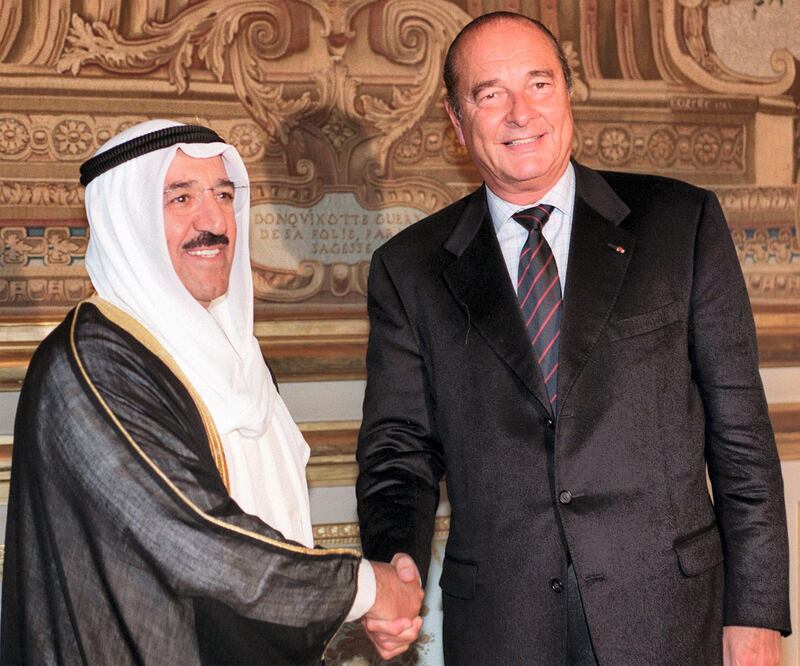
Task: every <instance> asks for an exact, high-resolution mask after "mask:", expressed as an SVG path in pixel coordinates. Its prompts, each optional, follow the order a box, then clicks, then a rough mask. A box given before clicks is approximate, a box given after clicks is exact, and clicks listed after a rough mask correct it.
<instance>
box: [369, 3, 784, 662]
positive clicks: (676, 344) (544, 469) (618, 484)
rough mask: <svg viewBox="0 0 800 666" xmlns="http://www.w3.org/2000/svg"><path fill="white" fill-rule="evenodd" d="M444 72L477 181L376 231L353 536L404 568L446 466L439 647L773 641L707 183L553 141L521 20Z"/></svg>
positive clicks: (556, 130) (756, 654)
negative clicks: (395, 226)
mask: <svg viewBox="0 0 800 666" xmlns="http://www.w3.org/2000/svg"><path fill="white" fill-rule="evenodd" d="M445 83H446V85H447V88H448V97H447V102H446V106H447V111H448V113H449V115H450V119H451V120H452V122H453V126H454V127H455V130H456V133H457V135H458V137H459V139H460V141H461V142H462V143H463V144H464V145H465V146H466V147H467V149H468V150H469V153H470V155H471V157H472V159H473V161H474V162H475V165H476V167H477V168H478V170H479V172H480V173H481V175H482V176H483V179H484V181H485V186H484V187H481V188H480V189H478V190H477V191H475V192H473V193H472V194H471V195H469V196H467V197H466V198H464V199H462V200H460V201H457V202H456V203H454V204H452V205H451V206H449V207H448V208H445V209H444V210H442V211H440V212H438V213H436V214H434V215H432V216H431V217H429V218H427V219H425V220H423V221H421V222H419V223H417V224H415V225H413V226H412V227H410V228H409V229H407V230H405V231H404V232H402V233H400V234H398V235H397V236H396V237H395V238H393V239H392V240H391V241H389V242H387V243H386V244H385V245H384V246H383V247H382V248H380V249H379V250H378V251H377V252H376V253H375V255H374V257H373V261H372V267H371V273H370V279H369V315H370V323H371V333H370V340H369V349H368V353H367V371H368V380H367V389H366V397H365V401H364V421H363V425H362V429H361V434H360V440H359V450H358V461H359V465H360V470H361V474H360V477H359V480H358V488H357V490H358V499H359V516H360V522H361V530H362V540H363V544H364V550H365V553H366V555H367V556H368V557H370V558H375V559H384V560H388V559H391V557H392V556H393V555H394V554H395V553H397V552H407V553H410V554H411V555H412V557H413V558H414V560H415V561H416V563H417V565H418V567H419V570H420V571H422V572H425V571H427V568H428V563H429V558H430V540H431V536H432V531H433V521H434V513H435V511H436V507H437V504H438V499H439V492H438V489H439V480H440V478H441V477H442V475H443V474H444V473H445V472H446V481H447V491H448V497H449V501H450V505H451V524H450V534H449V538H448V542H447V552H446V556H445V560H444V563H443V571H442V577H441V580H440V585H441V587H442V591H443V606H444V651H445V658H446V660H447V662H448V663H449V664H457V665H458V666H462V665H468V664H563V663H570V664H593V663H601V664H614V665H616V664H637V665H639V664H706V663H709V664H710V663H721V662H722V661H723V657H724V659H725V661H726V663H733V664H740V663H741V664H777V663H778V661H779V659H780V656H779V655H780V645H779V635H780V633H781V632H782V633H784V634H788V632H789V631H790V625H789V611H788V572H787V570H788V555H787V551H788V548H787V537H786V523H785V513H784V503H783V489H782V481H781V473H780V463H779V460H778V456H777V452H776V448H775V443H774V437H773V434H772V430H771V426H770V423H769V419H768V415H767V407H766V401H765V398H764V394H763V389H762V386H761V382H760V379H759V374H758V361H757V351H756V342H755V331H754V326H753V319H752V313H751V310H750V305H749V302H748V297H747V293H746V290H745V286H744V281H743V279H742V275H741V271H740V268H739V264H738V261H737V257H736V253H735V251H734V248H733V244H732V242H731V239H730V235H729V232H728V229H727V225H726V223H725V219H724V217H723V214H722V211H721V210H720V206H719V204H718V202H717V199H716V197H715V196H714V195H713V194H711V193H710V192H707V191H704V190H701V189H698V188H696V187H692V186H690V185H688V184H685V183H681V182H678V181H675V180H670V179H666V178H658V177H652V176H641V175H632V174H618V173H601V172H597V171H593V170H591V169H588V168H586V167H583V166H581V165H579V164H577V163H575V162H573V161H571V160H570V151H571V146H572V133H573V120H572V112H571V108H570V99H569V90H570V86H571V81H570V75H569V67H568V65H567V63H566V60H565V58H564V56H563V53H562V52H561V51H560V49H559V47H558V44H557V42H556V40H555V38H554V37H553V35H552V34H550V33H549V32H548V31H547V30H546V28H544V26H542V25H541V24H539V23H538V22H536V21H532V20H530V19H528V18H526V17H523V16H519V15H515V14H508V13H497V14H492V15H486V16H483V17H480V18H478V19H476V20H475V21H473V22H472V23H471V24H469V25H468V26H467V27H466V28H465V29H464V30H463V31H462V32H461V33H460V35H459V36H458V37H457V38H456V40H455V41H454V43H453V45H452V46H451V47H450V51H449V53H448V58H447V64H446V66H445ZM562 295H563V299H562ZM521 315H522V316H521ZM706 468H707V469H708V474H709V477H710V480H711V488H712V491H713V501H712V499H711V497H710V496H709V492H708V487H707V483H706Z"/></svg>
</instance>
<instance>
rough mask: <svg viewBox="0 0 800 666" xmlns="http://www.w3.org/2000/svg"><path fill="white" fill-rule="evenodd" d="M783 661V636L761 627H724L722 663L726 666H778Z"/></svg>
mask: <svg viewBox="0 0 800 666" xmlns="http://www.w3.org/2000/svg"><path fill="white" fill-rule="evenodd" d="M780 661H781V635H780V634H779V633H778V632H777V631H775V630H774V629H763V628H761V627H724V628H723V629H722V663H723V664H724V666H778V664H780Z"/></svg>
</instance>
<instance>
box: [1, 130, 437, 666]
mask: <svg viewBox="0 0 800 666" xmlns="http://www.w3.org/2000/svg"><path fill="white" fill-rule="evenodd" d="M81 182H82V183H83V184H84V185H86V186H87V187H86V211H87V216H88V219H89V227H90V230H91V239H90V243H89V248H88V251H87V255H86V269H87V271H88V273H89V276H90V278H91V280H92V283H93V285H94V287H95V290H96V292H97V293H96V295H94V296H92V297H91V298H90V299H88V300H87V301H84V302H82V303H81V304H79V305H78V306H77V307H76V308H75V309H74V310H73V311H72V312H70V313H69V315H68V316H67V318H66V319H65V320H64V322H63V323H62V324H61V325H60V326H58V327H57V328H56V329H55V330H54V331H53V333H52V334H51V335H50V336H49V337H48V338H47V339H46V340H45V341H44V342H43V343H42V345H41V346H40V348H39V349H38V350H37V352H36V354H35V355H34V358H33V360H32V361H31V364H30V367H29V371H28V375H27V377H26V380H25V384H24V386H23V389H22V393H21V396H20V404H19V410H18V413H17V420H16V424H15V432H14V460H13V467H12V482H11V496H10V500H9V513H8V528H7V535H6V558H5V565H4V566H5V569H4V580H3V595H2V603H3V614H2V653H1V654H2V660H3V662H6V663H73V662H75V663H77V662H81V663H92V664H101V663H104V664H112V663H113V664H122V663H164V664H167V663H169V664H192V663H203V664H207V663H236V664H247V663H256V662H258V663H262V664H263V663H267V664H282V663H286V664H306V663H308V664H311V663H319V661H320V659H321V657H322V653H323V651H324V648H325V646H326V645H327V644H328V642H329V641H330V639H331V638H332V636H333V635H334V634H335V632H336V631H337V630H338V628H339V627H340V626H341V624H342V623H343V622H345V621H346V620H354V619H357V618H359V617H362V616H363V617H365V618H366V621H365V622H366V623H367V625H368V626H369V628H370V629H371V636H372V639H373V640H374V641H376V644H377V647H378V649H379V651H380V653H381V655H382V656H384V657H391V656H393V655H395V654H399V653H400V652H402V651H403V650H404V649H405V648H406V647H407V646H408V644H409V643H410V642H411V641H412V640H413V639H414V638H415V637H416V634H417V632H418V631H419V626H420V624H421V619H420V618H419V617H418V613H419V608H420V603H421V599H422V592H421V589H420V587H419V582H418V574H417V571H416V568H415V567H414V565H413V562H412V561H411V560H410V558H408V557H403V556H400V557H398V558H397V559H396V561H395V562H394V566H391V565H387V564H380V563H373V564H370V563H368V562H366V561H365V560H362V559H361V558H360V557H359V556H358V554H357V553H356V552H354V551H350V550H346V549H332V550H321V549H315V548H314V547H313V538H312V531H311V521H310V514H309V501H308V490H307V487H306V481H305V475H304V470H305V464H306V462H307V460H308V456H309V449H308V445H307V444H306V443H305V441H304V440H303V437H302V435H301V434H300V432H299V430H298V429H297V426H296V425H295V423H294V422H293V421H292V418H291V417H290V415H289V413H288V411H287V409H286V406H285V405H284V403H283V401H282V399H281V398H280V396H279V395H278V393H277V391H276V388H275V386H274V383H273V381H272V378H271V376H270V373H269V371H268V368H267V367H266V365H265V363H264V361H263V359H262V356H261V352H260V349H259V346H258V343H257V341H256V339H255V338H254V336H253V314H252V299H253V288H252V278H251V273H250V261H249V251H248V211H249V193H248V178H247V172H246V170H245V167H244V163H243V162H242V160H241V157H240V156H239V154H238V153H237V152H236V150H235V148H233V147H232V146H230V145H228V144H226V143H225V142H224V141H223V140H222V139H221V138H220V137H219V136H218V135H217V134H216V133H215V132H213V131H212V130H209V129H207V128H204V127H199V126H194V125H181V124H178V123H173V122H169V121H149V122H145V123H142V124H140V125H137V126H134V127H132V128H130V129H128V130H126V131H124V132H122V133H121V134H119V135H118V136H116V137H114V138H113V139H111V140H110V141H109V142H108V143H106V144H105V145H104V146H103V147H102V148H101V149H100V150H99V151H98V152H97V153H96V154H95V156H94V157H93V158H92V159H90V160H89V161H88V162H86V163H85V164H84V165H83V166H82V167H81Z"/></svg>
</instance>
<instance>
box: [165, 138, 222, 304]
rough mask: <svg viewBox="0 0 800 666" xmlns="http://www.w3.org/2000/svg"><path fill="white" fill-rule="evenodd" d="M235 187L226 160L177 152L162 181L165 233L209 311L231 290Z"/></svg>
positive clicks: (184, 276) (175, 260) (180, 270)
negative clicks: (229, 288) (216, 301)
mask: <svg viewBox="0 0 800 666" xmlns="http://www.w3.org/2000/svg"><path fill="white" fill-rule="evenodd" d="M234 191H235V190H234V189H233V183H231V181H230V179H229V178H228V174H227V172H226V171H225V166H224V164H223V162H222V158H221V157H219V156H217V157H209V158H207V159H203V158H198V157H189V156H188V155H186V154H185V153H183V152H181V151H180V150H178V152H177V153H176V154H175V159H174V160H173V161H172V164H171V165H170V167H169V170H168V171H167V175H166V177H165V178H164V230H165V233H166V238H167V249H168V251H169V257H170V259H171V260H172V266H173V268H174V269H175V272H176V273H177V274H178V278H180V281H181V282H182V283H183V286H184V287H186V289H187V290H188V291H189V293H190V294H191V295H192V296H193V297H194V298H195V299H196V300H197V302H198V303H200V304H201V305H202V306H203V307H205V308H207V307H208V305H209V303H210V302H211V301H213V300H214V299H215V298H218V297H219V296H222V295H223V294H224V293H225V292H227V291H228V279H229V277H230V273H231V267H232V266H233V254H234V248H235V247H236V216H235V214H234V206H233V194H234Z"/></svg>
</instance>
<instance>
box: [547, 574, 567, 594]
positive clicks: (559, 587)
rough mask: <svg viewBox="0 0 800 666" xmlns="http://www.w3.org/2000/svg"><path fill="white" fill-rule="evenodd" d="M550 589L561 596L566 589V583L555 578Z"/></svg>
mask: <svg viewBox="0 0 800 666" xmlns="http://www.w3.org/2000/svg"><path fill="white" fill-rule="evenodd" d="M550 588H551V589H552V590H553V592H555V593H556V594H561V590H563V589H564V583H562V582H561V580H560V579H558V578H553V580H551V581H550Z"/></svg>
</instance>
